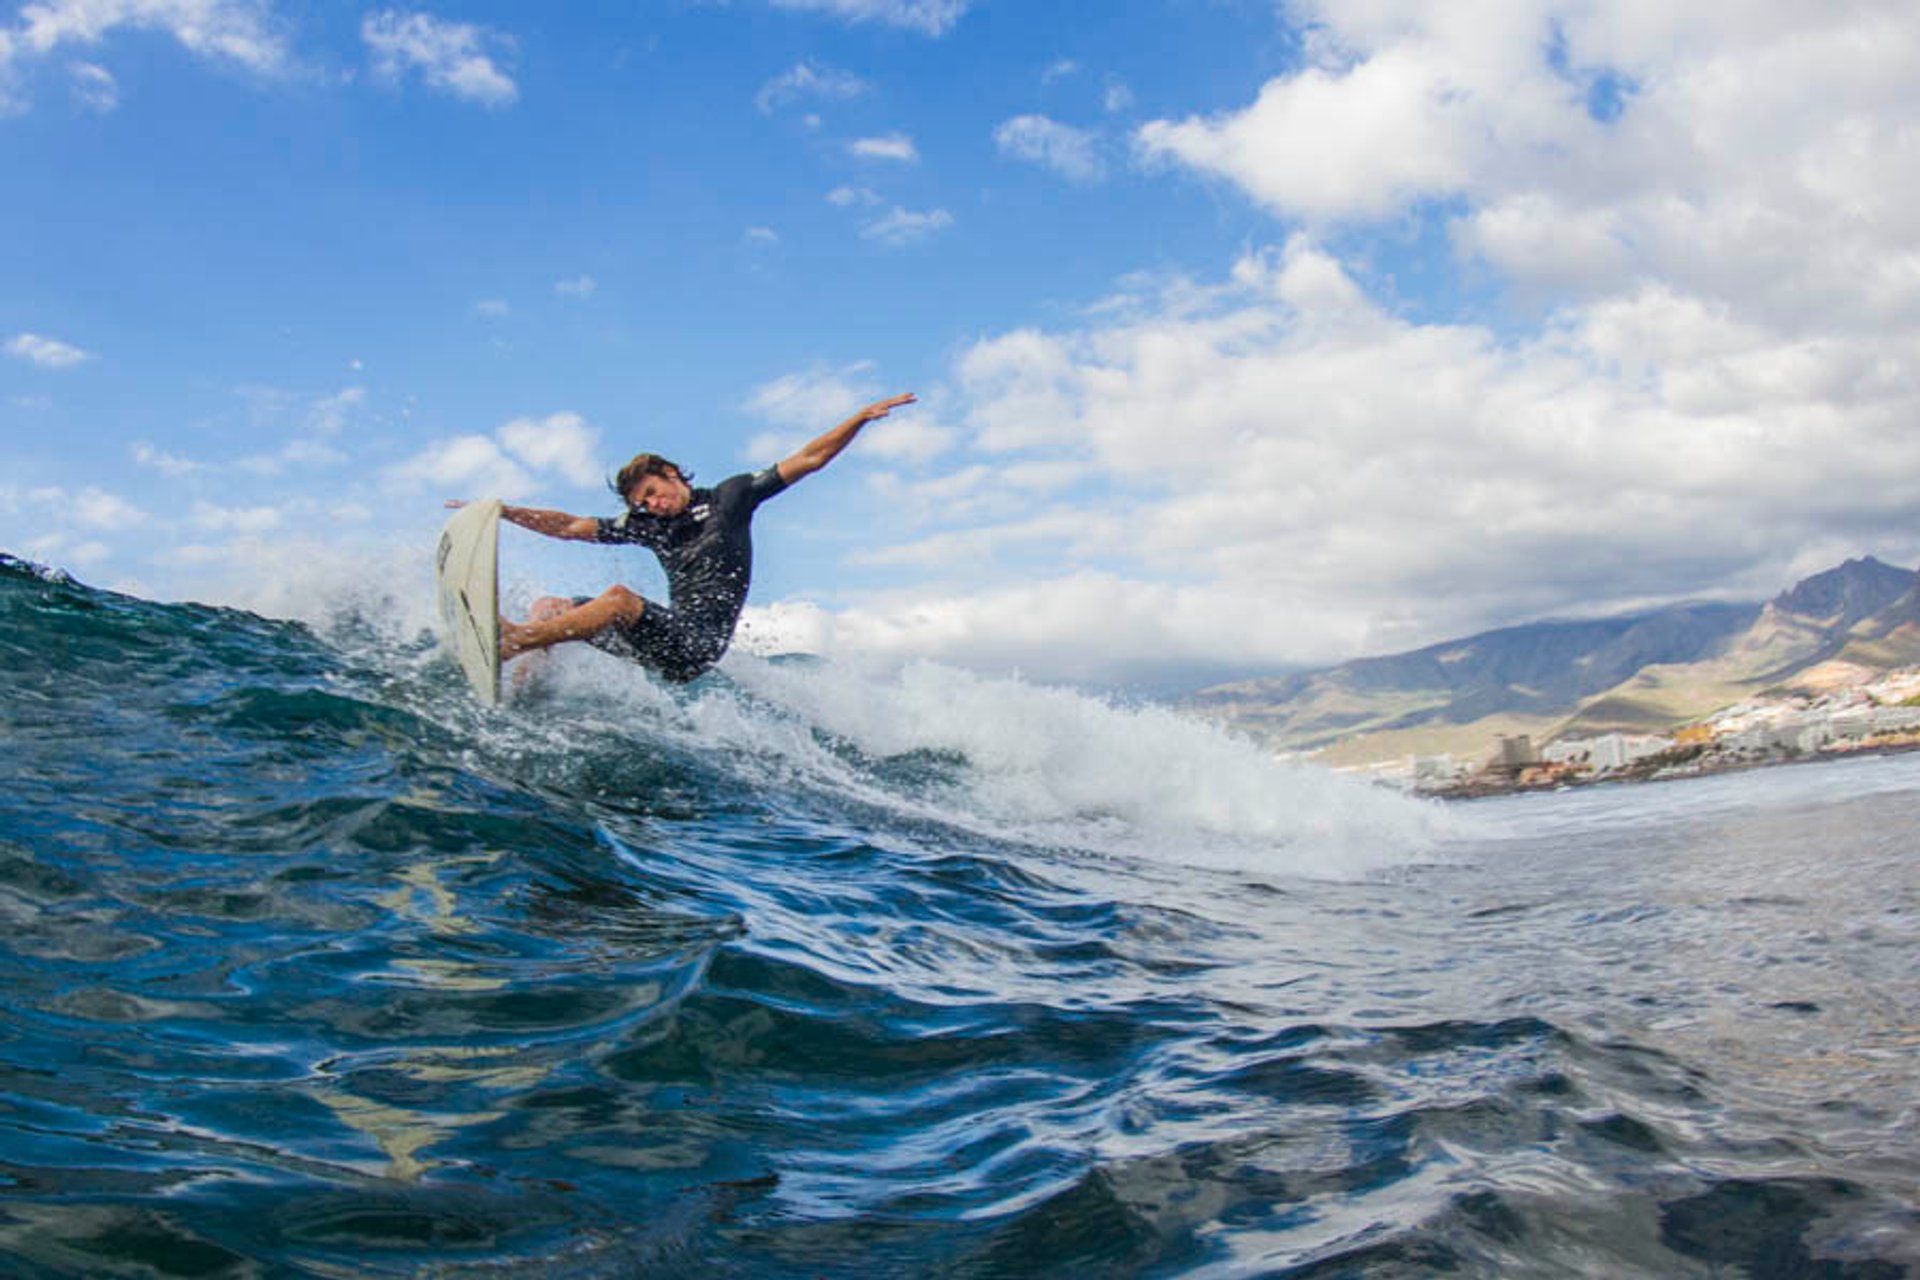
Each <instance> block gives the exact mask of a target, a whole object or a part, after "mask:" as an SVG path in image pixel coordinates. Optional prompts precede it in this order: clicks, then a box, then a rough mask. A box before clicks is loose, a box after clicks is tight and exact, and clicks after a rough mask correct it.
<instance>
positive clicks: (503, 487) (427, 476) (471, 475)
mask: <svg viewBox="0 0 1920 1280" xmlns="http://www.w3.org/2000/svg"><path fill="white" fill-rule="evenodd" d="M385 478H386V480H387V482H388V483H389V484H391V485H393V486H394V487H396V488H401V489H409V490H417V489H423V488H435V489H439V490H440V491H441V492H442V493H443V495H444V496H446V497H449V498H468V499H477V498H489V497H496V498H518V497H524V496H526V495H527V494H530V493H532V492H534V491H535V489H536V484H535V481H534V479H533V477H532V476H531V475H530V474H528V472H527V470H526V469H525V468H524V467H522V466H520V465H519V464H518V463H516V462H515V461H513V459H511V458H509V457H508V456H507V454H506V451H505V450H503V449H502V448H501V447H500V443H499V442H498V441H497V440H495V439H494V438H493V437H492V436H479V435H470V436H455V437H453V438H451V439H448V440H439V441H436V442H435V443H433V444H431V445H429V446H428V447H427V448H425V449H423V450H421V451H420V452H419V453H417V454H415V455H414V456H413V457H411V458H409V459H408V460H407V461H405V462H403V463H400V464H399V465H398V466H395V467H392V468H389V469H388V471H387V472H386V476H385Z"/></svg>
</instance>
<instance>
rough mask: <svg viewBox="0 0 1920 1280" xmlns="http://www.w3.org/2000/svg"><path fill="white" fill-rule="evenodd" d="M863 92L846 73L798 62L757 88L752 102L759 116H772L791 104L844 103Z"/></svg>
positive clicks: (864, 87) (856, 78)
mask: <svg viewBox="0 0 1920 1280" xmlns="http://www.w3.org/2000/svg"><path fill="white" fill-rule="evenodd" d="M866 91H867V82H866V81H864V80H862V79H861V78H860V77H859V76H856V75H854V74H853V73H852V72H850V71H838V70H835V69H834V68H832V67H826V66H821V65H820V64H818V63H814V62H799V63H795V64H794V65H793V66H792V67H791V68H789V69H788V70H786V71H783V72H781V73H780V74H779V75H777V76H775V77H774V78H773V79H771V80H769V81H767V82H766V83H765V84H763V85H761V86H760V92H759V93H757V94H755V95H754V99H753V103H754V105H755V106H756V107H758V108H759V109H760V112H761V114H762V115H772V114H773V113H774V112H775V111H778V110H780V109H781V108H782V107H786V106H789V105H791V104H793V103H795V102H801V101H808V100H825V101H829V102H844V101H846V100H847V99H849V98H857V97H859V96H860V95H861V94H863V93H865V92H866Z"/></svg>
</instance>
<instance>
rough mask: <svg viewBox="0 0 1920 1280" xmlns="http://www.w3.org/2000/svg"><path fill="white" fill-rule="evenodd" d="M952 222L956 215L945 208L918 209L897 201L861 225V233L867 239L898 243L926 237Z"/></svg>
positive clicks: (906, 242) (950, 224)
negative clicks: (902, 205)
mask: <svg viewBox="0 0 1920 1280" xmlns="http://www.w3.org/2000/svg"><path fill="white" fill-rule="evenodd" d="M952 225H953V215H952V214H950V213H948V212H947V211H946V210H945V209H928V210H925V211H922V212H915V211H913V210H909V209H902V208H901V207H900V206H898V205H895V206H894V207H893V208H892V209H891V210H890V211H889V212H887V213H885V214H882V215H881V216H880V217H878V218H875V219H873V220H872V221H871V222H869V223H867V224H866V225H865V226H863V227H861V228H860V236H861V238H862V239H864V240H877V241H879V242H880V243H881V244H884V245H890V246H894V247H898V246H900V245H908V244H916V243H918V242H919V241H922V240H926V239H928V238H930V237H932V236H934V235H936V234H938V233H939V232H942V231H945V230H946V229H947V228H948V227H950V226H952Z"/></svg>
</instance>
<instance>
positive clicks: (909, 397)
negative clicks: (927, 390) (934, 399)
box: [860, 391, 915, 422]
mask: <svg viewBox="0 0 1920 1280" xmlns="http://www.w3.org/2000/svg"><path fill="white" fill-rule="evenodd" d="M914 402H915V400H914V394H913V392H911V391H909V392H907V394H905V395H903V396H894V397H892V398H891V399H887V400H876V401H874V402H873V403H872V404H870V405H868V406H867V407H866V408H864V409H862V410H861V411H860V416H861V417H862V418H864V419H865V420H866V421H868V422H878V421H879V420H880V419H881V418H884V417H886V416H887V415H888V414H890V413H892V412H893V411H894V410H895V409H898V408H900V407H901V406H902V405H909V404H913V403H914Z"/></svg>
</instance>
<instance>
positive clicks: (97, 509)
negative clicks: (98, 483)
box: [62, 487, 147, 529]
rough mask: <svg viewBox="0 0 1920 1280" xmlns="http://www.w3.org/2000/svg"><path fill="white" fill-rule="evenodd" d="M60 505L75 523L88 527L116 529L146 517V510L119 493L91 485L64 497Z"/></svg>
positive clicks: (143, 519)
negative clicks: (67, 497) (69, 496)
mask: <svg viewBox="0 0 1920 1280" xmlns="http://www.w3.org/2000/svg"><path fill="white" fill-rule="evenodd" d="M62 505H63V506H64V507H65V511H66V514H67V515H68V516H69V517H70V518H71V519H72V520H73V521H74V522H75V523H77V524H80V525H82V526H84V527H86V528H89V529H118V528H121V527H123V526H125V525H130V524H140V523H142V522H144V521H145V520H146V518H147V513H146V512H144V511H142V510H140V508H138V507H136V506H134V505H133V504H132V503H131V502H128V501H127V500H126V499H125V498H122V497H121V496H120V495H118V494H115V493H108V492H107V491H106V490H104V489H96V488H91V487H89V488H86V489H82V490H81V491H80V492H79V493H77V494H75V495H74V496H73V497H72V498H70V499H64V500H63V504H62Z"/></svg>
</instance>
